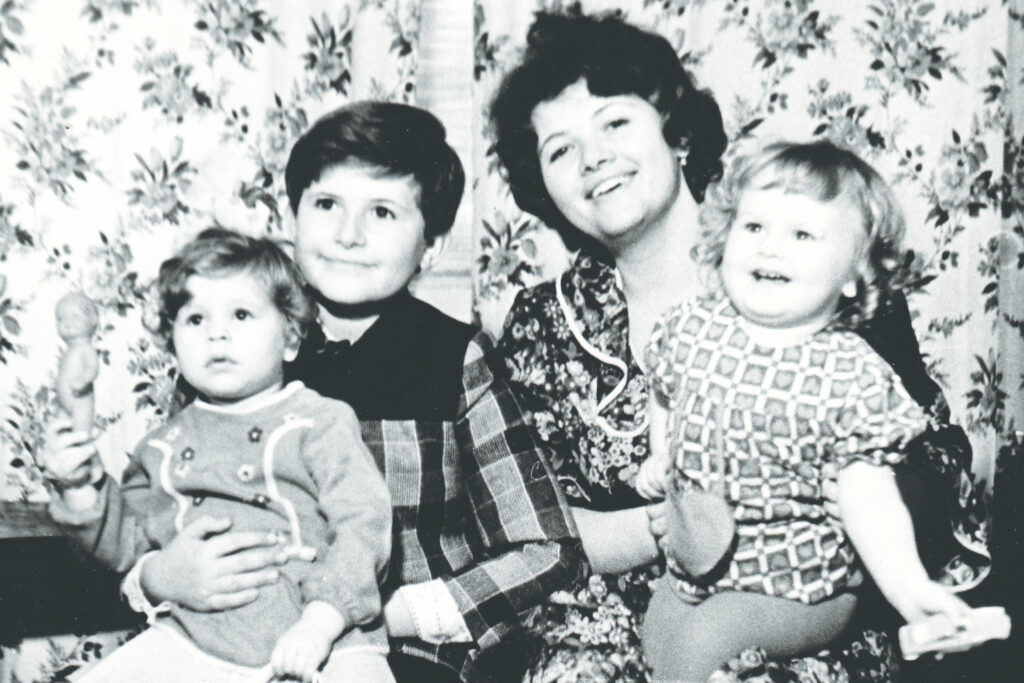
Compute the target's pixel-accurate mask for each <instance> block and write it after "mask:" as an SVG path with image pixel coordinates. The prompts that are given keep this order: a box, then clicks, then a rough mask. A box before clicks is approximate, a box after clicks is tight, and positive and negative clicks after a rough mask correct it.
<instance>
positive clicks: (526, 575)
mask: <svg viewBox="0 0 1024 683" xmlns="http://www.w3.org/2000/svg"><path fill="white" fill-rule="evenodd" d="M491 351H492V345H491V342H490V340H489V339H488V337H487V336H486V335H484V334H483V333H476V334H475V335H474V333H473V331H472V329H471V328H470V327H469V326H466V325H463V324H462V323H458V322H456V321H454V320H452V319H450V318H447V317H446V316H443V315H442V314H440V313H439V312H437V311H436V310H434V309H433V308H430V307H429V306H428V305H427V304H424V303H422V302H420V301H418V300H416V299H413V298H412V297H402V298H399V300H398V301H396V302H395V303H394V304H393V305H392V307H391V308H389V309H388V310H386V311H385V312H383V313H382V314H381V317H380V319H378V321H377V322H376V323H375V324H374V325H373V327H371V328H370V330H368V331H367V332H366V333H365V334H364V335H363V337H361V338H360V339H359V340H358V341H357V342H356V343H355V344H354V345H352V344H348V343H346V342H341V343H333V342H325V341H324V338H323V333H322V331H321V330H320V329H317V328H314V329H313V330H312V331H311V333H310V335H309V337H308V338H307V340H306V343H305V344H304V345H303V349H302V352H301V353H300V356H299V358H298V359H297V361H296V364H295V365H294V366H293V368H292V370H293V371H294V376H295V377H296V378H298V379H301V380H303V381H304V382H306V384H307V385H308V386H310V387H311V388H314V389H316V390H317V391H319V392H320V393H321V394H324V395H326V396H330V397H332V398H339V399H341V400H344V401H346V402H348V403H349V404H350V405H352V407H353V408H354V409H355V411H356V414H357V415H358V416H359V418H360V423H361V425H362V436H363V440H364V441H365V442H366V445H367V447H368V448H369V449H370V451H371V452H372V453H373V455H374V457H375V458H376V459H377V463H378V465H379V466H380V467H381V470H382V471H383V472H384V474H385V479H386V480H387V483H388V490H389V492H390V494H391V498H392V508H393V512H394V516H393V520H394V527H393V528H394V543H395V545H394V547H393V551H392V560H391V568H390V572H389V576H388V580H387V583H386V585H385V590H384V593H385V599H386V595H387V593H388V592H389V591H390V590H392V589H394V588H397V587H398V586H399V585H402V584H410V583H420V582H424V581H429V580H431V579H435V578H440V579H442V580H443V581H444V583H445V585H446V586H447V588H448V590H449V591H450V593H451V595H452V597H453V598H454V599H455V602H456V603H457V604H458V606H459V610H460V612H461V613H462V616H463V619H464V620H465V622H466V627H467V628H468V630H469V632H470V634H471V635H472V637H473V640H474V641H475V645H474V644H469V645H467V644H448V645H441V646H433V645H430V644H429V643H425V642H423V641H421V640H418V639H407V640H399V641H392V644H393V646H395V645H397V649H398V650H399V651H401V652H403V653H406V654H409V655H413V656H417V657H423V658H425V659H428V660H430V661H435V662H440V663H444V664H446V665H449V666H451V667H453V668H454V669H455V670H457V671H459V672H460V674H461V677H462V678H463V679H464V680H467V681H469V680H481V679H486V680H491V679H493V678H505V677H506V675H507V674H508V673H510V671H507V670H506V671H502V672H496V671H494V670H493V666H494V665H490V666H488V665H485V664H484V663H483V661H485V660H487V656H486V655H485V656H484V657H483V660H481V657H480V656H481V655H482V654H485V653H487V651H488V650H493V655H494V661H497V660H499V659H502V655H500V654H499V652H501V651H503V650H505V648H495V646H496V645H499V644H503V645H505V646H506V647H513V648H514V647H516V646H517V644H518V643H520V642H521V640H520V638H519V637H518V636H519V635H521V634H517V633H516V632H517V631H518V630H520V629H521V628H522V618H523V616H524V615H525V613H526V612H528V611H529V610H530V609H531V608H533V607H536V606H537V605H539V604H541V603H542V602H544V601H545V600H546V599H547V597H548V596H549V595H550V594H551V593H552V592H554V591H556V590H560V589H571V588H572V587H573V586H574V585H577V584H578V583H579V582H581V581H582V577H583V575H584V573H585V571H586V561H585V556H584V553H583V549H582V546H581V544H580V541H579V534H578V532H577V530H576V527H575V525H574V523H573V521H572V517H571V516H570V513H569V511H568V506H567V504H566V502H565V499H564V497H563V496H562V493H561V489H560V488H559V487H558V485H557V483H556V482H555V481H554V479H553V478H552V476H551V475H550V471H549V468H548V466H547V464H546V461H545V453H544V451H543V447H542V446H541V445H540V444H539V440H538V438H537V437H536V435H535V433H534V431H533V428H532V427H530V426H529V425H528V422H527V419H526V417H525V415H524V414H523V411H522V410H521V408H520V407H519V404H518V403H517V402H516V399H515V398H513V395H512V393H511V390H510V389H509V387H508V385H507V384H506V383H505V381H504V380H502V379H500V378H498V377H496V376H495V375H494V374H493V373H492V371H491V367H490V365H489V362H492V361H493V360H494V359H493V357H491V356H490V355H489V354H491ZM376 418H383V419H376ZM509 655H511V658H512V660H513V661H514V660H517V659H522V660H523V661H521V662H516V663H517V664H520V665H522V664H525V657H524V653H522V652H519V653H518V655H519V656H518V657H517V656H516V653H515V652H508V653H506V654H505V655H504V656H506V657H507V656H509ZM478 660H480V661H478ZM508 664H511V662H508V661H505V662H504V665H508ZM512 668H514V665H513V667H512Z"/></svg>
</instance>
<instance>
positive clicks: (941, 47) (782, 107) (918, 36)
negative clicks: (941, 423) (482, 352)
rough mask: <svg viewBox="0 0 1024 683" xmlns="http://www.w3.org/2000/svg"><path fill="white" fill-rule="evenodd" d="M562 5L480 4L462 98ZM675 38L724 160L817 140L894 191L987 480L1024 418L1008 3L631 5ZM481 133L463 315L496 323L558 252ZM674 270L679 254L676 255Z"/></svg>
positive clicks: (561, 259) (930, 341)
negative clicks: (537, 18) (470, 291)
mask: <svg viewBox="0 0 1024 683" xmlns="http://www.w3.org/2000/svg"><path fill="white" fill-rule="evenodd" d="M567 4H568V3H562V2H557V1H548V2H534V3H529V2H522V3H506V2H502V1H501V0H477V2H476V30H477V33H476V43H475V48H476V50H475V59H476V76H477V79H476V87H475V90H474V97H475V100H476V102H477V105H478V114H479V116H481V127H482V128H483V127H484V126H485V124H486V118H485V116H486V108H487V105H488V102H489V99H490V97H491V94H492V92H493V88H494V86H495V84H496V83H497V82H498V80H499V79H500V77H501V75H502V74H503V73H504V72H505V71H506V70H507V69H508V68H509V66H510V65H511V64H513V63H514V62H515V60H516V58H517V56H518V54H519V51H520V50H521V49H522V45H523V43H524V38H525V33H526V29H527V27H528V26H529V24H530V22H531V20H532V13H533V12H534V11H536V10H538V9H544V8H547V9H560V8H563V7H564V6H566V5H567ZM582 5H583V9H584V10H588V11H604V10H610V9H621V10H623V11H624V13H625V15H626V17H627V18H628V19H630V20H631V21H633V22H635V23H637V24H639V25H642V26H645V27H647V28H650V29H653V30H657V31H659V32H660V33H662V34H663V35H665V36H666V37H667V38H668V39H669V40H670V41H671V42H672V43H673V45H675V46H676V48H677V50H678V52H679V54H680V56H681V58H682V59H683V60H684V61H685V63H686V64H687V67H688V69H689V70H690V72H691V73H692V74H693V75H694V76H695V77H696V79H697V81H698V83H699V84H700V85H701V86H702V87H705V88H708V89H710V90H711V91H712V92H713V93H714V94H715V97H716V99H717V100H718V103H719V105H720V107H721V109H722V114H723V117H724V119H725V123H726V130H727V133H728V135H729V139H730V145H729V152H728V153H727V160H728V159H731V158H733V157H735V155H736V154H738V153H742V152H743V151H744V150H749V149H752V148H753V147H755V146H757V145H761V144H764V143H765V141H769V140H775V139H780V138H781V139H796V140H806V139H810V138H814V137H827V138H830V139H832V140H833V141H835V142H836V143H838V144H840V145H842V146H845V147H848V148H850V149H853V150H854V151H856V152H857V153H858V154H860V155H861V156H863V157H864V158H865V159H866V160H868V161H869V162H870V163H871V164H873V165H874V166H875V167H876V168H878V169H879V171H880V172H881V173H882V175H883V177H885V178H886V179H887V180H889V182H890V183H891V184H892V186H893V188H894V190H895V191H896V193H897V196H898V197H899V199H900V200H901V202H902V204H903V207H904V209H905V211H906V213H907V218H908V235H907V244H908V246H909V247H910V248H911V249H912V250H913V252H914V261H913V266H914V268H915V271H916V272H917V273H919V278H917V279H918V282H920V286H919V287H917V288H916V289H915V290H914V291H913V293H912V294H911V295H910V305H911V309H912V312H913V315H914V325H915V329H916V332H917V336H918V338H919V339H920V342H921V347H922V350H923V352H924V354H925V355H926V361H927V363H928V367H929V370H930V372H931V374H932V376H933V377H934V378H935V379H936V380H938V381H939V383H940V384H941V386H942V388H943V391H944V392H945V395H946V398H947V400H948V401H949V403H950V405H951V408H952V412H953V416H954V419H955V421H956V422H958V423H959V424H961V425H963V426H964V427H965V428H966V429H967V431H968V434H969V436H970V438H971V441H972V444H973V447H974V454H975V455H974V468H975V471H976V472H977V474H978V475H979V477H980V478H981V479H982V480H984V481H989V482H990V481H991V478H992V474H993V470H994V467H995V464H996V452H997V448H998V445H999V444H1000V443H1003V442H1005V441H1006V439H1007V438H1008V437H1009V435H1010V434H1011V433H1012V432H1013V431H1014V430H1015V429H1020V428H1021V424H1022V419H1024V412H1022V410H1024V405H1022V397H1021V393H1022V392H1021V389H1022V388H1024V383H1022V382H1024V373H1022V371H1024V365H1022V361H1024V297H1022V294H1024V292H1022V290H1021V287H1022V286H1024V280H1022V268H1024V240H1022V238H1024V222H1022V221H1024V213H1022V212H1024V189H1022V188H1024V186H1022V180H1024V150H1022V147H1021V146H1022V140H1021V135H1022V131H1024V126H1022V121H1024V119H1022V117H1024V99H1022V94H1021V87H1022V86H1021V77H1022V66H1024V62H1022V58H1024V53H1022V51H1021V49H1022V46H1024V44H1022V43H1021V35H1022V27H1024V18H1022V14H1021V3H1020V2H1019V1H1016V0H1015V1H1014V2H1001V1H1000V0H980V1H978V2H958V1H954V0H939V1H930V0H869V1H867V2H862V3H850V2H845V1H843V0H817V1H815V0H746V1H737V0H728V1H723V2H711V1H707V0H657V1H656V0H626V1H625V2H617V3H611V2H603V1H598V0H592V1H590V2H584V3H582ZM488 135H489V134H488V133H485V137H484V139H483V140H481V142H480V144H479V145H478V146H477V148H476V150H475V153H476V156H475V157H474V168H475V170H476V172H477V174H478V181H477V185H476V188H477V189H476V195H475V211H476V215H475V221H474V223H475V228H476V234H477V235H478V244H477V249H478V251H477V272H476V277H475V292H476V297H475V305H476V309H475V311H476V316H477V319H478V320H479V321H480V323H481V324H482V325H483V326H484V327H485V329H487V330H488V331H489V332H491V333H492V334H494V335H496V334H499V333H500V329H501V324H502V320H503V318H504V315H505V313H506V311H507V310H508V307H509V306H510V304H511V301H512V298H513V297H514V295H515V293H516V292H517V291H518V290H519V289H520V288H522V287H524V286H529V285H532V284H535V283H537V282H539V281H543V280H545V279H550V278H551V277H554V276H555V275H556V274H557V273H558V272H560V271H561V269H562V268H564V267H565V265H566V263H567V255H566V254H565V252H564V250H559V249H558V248H557V244H558V238H557V236H556V235H555V234H554V233H553V232H552V231H551V230H549V229H547V228H546V227H545V226H543V225H542V224H540V223H539V222H538V221H537V220H536V219H535V218H533V217H531V216H529V215H527V214H524V213H523V212H521V211H519V210H518V208H517V207H516V206H515V203H514V202H513V200H512V199H511V196H510V194H509V192H508V189H507V186H506V185H505V184H504V182H503V181H502V178H501V174H500V172H499V169H498V167H497V164H496V160H495V156H494V154H493V152H492V150H491V149H490V147H489V140H490V138H489V137H488ZM681 265H684V264H681Z"/></svg>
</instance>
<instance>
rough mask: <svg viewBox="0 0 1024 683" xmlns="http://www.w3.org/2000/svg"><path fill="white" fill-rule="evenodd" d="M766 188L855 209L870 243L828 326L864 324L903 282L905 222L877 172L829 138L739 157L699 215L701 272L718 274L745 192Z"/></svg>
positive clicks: (779, 145)
mask: <svg viewBox="0 0 1024 683" xmlns="http://www.w3.org/2000/svg"><path fill="white" fill-rule="evenodd" d="M771 189H782V190H783V191H784V192H786V193H792V194H800V195H804V196H807V197H810V198H812V199H815V200H817V201H820V202H831V201H833V200H835V199H838V198H840V197H842V198H845V199H846V200H847V201H849V202H850V203H851V204H852V205H853V206H855V207H858V208H859V209H860V212H861V217H862V223H863V226H864V230H865V231H866V233H867V237H868V242H867V248H866V249H865V250H864V252H863V255H862V257H861V258H862V262H861V263H860V264H859V268H858V272H859V273H860V275H859V277H858V278H857V294H856V296H853V297H847V296H845V295H844V296H841V297H840V300H839V304H838V306H837V307H836V312H835V315H834V316H833V317H832V320H831V321H830V323H829V325H828V327H829V328H831V329H852V328H855V327H857V326H858V325H859V324H861V323H862V322H864V321H865V320H869V319H870V318H871V317H872V316H873V315H874V313H875V309H876V308H877V307H878V301H879V295H880V293H882V292H889V291H892V290H894V289H897V288H898V287H899V285H900V283H901V282H902V280H903V275H904V273H903V269H904V262H905V261H904V252H903V235H904V232H905V231H906V220H905V218H904V216H903V211H902V209H901V208H900V206H899V203H898V202H897V201H896V197H895V196H894V195H893V193H892V190H891V189H890V188H889V186H888V184H887V183H886V182H885V181H884V180H883V179H882V177H881V176H880V175H879V174H878V171H876V170H875V169H874V168H873V167H872V166H871V165H870V164H868V163H867V162H865V161H864V160H863V159H861V158H860V157H858V156H857V155H856V154H854V153H853V152H851V151H849V150H846V149H842V148H840V147H837V146H836V145H834V144H833V143H831V142H829V141H827V140H820V141H814V142H805V143H798V142H776V143H772V144H769V145H767V146H765V147H763V148H761V149H760V150H759V151H757V152H754V153H753V154H750V155H748V156H745V157H741V158H740V159H737V160H736V162H734V163H733V164H732V165H731V168H730V169H729V170H728V171H727V172H726V174H725V177H724V178H723V179H722V180H721V181H720V182H719V183H716V184H715V185H712V186H711V187H710V188H709V190H708V194H707V198H706V199H705V201H704V203H703V205H702V206H701V211H700V223H701V241H700V243H699V245H698V246H697V247H695V248H694V254H693V256H694V258H695V259H696V260H697V262H698V263H699V264H700V265H701V267H702V268H704V269H705V274H711V275H713V276H715V277H717V275H718V269H719V266H721V264H722V255H723V253H724V251H725V242H726V239H727V238H728V236H729V230H730V229H731V228H732V224H733V221H734V220H735V218H736V213H737V209H738V207H739V202H740V198H741V197H742V195H743V193H744V192H746V191H747V190H771Z"/></svg>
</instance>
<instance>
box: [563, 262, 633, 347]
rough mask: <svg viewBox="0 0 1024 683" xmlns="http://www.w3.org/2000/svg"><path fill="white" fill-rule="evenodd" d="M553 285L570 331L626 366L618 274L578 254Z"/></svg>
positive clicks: (625, 326)
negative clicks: (568, 320) (573, 326)
mask: <svg viewBox="0 0 1024 683" xmlns="http://www.w3.org/2000/svg"><path fill="white" fill-rule="evenodd" d="M557 285H558V296H559V299H560V301H559V303H560V305H561V306H562V307H563V309H568V310H566V313H567V314H571V318H572V322H573V323H574V324H575V328H576V329H575V330H574V331H575V332H576V333H577V334H578V335H579V336H581V337H582V338H583V339H584V340H586V342H587V343H588V344H590V345H592V346H594V347H595V348H597V349H598V350H600V351H601V352H602V353H603V354H607V355H608V356H611V357H614V358H617V359H619V360H620V361H622V362H624V363H626V362H627V360H628V358H629V357H630V355H629V311H628V310H627V308H626V295H625V292H623V289H622V281H621V277H620V276H619V273H618V271H617V270H615V269H614V268H613V267H612V266H611V265H610V264H608V263H606V262H604V261H602V260H600V259H598V258H596V257H595V256H593V255H592V254H590V253H589V252H587V251H586V250H581V251H580V252H579V253H578V254H577V255H576V258H575V260H574V261H573V263H572V265H571V266H570V267H569V269H568V270H566V271H565V272H564V273H562V275H561V277H560V278H559V279H558V283H557Z"/></svg>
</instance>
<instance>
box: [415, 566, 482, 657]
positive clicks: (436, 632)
mask: <svg viewBox="0 0 1024 683" xmlns="http://www.w3.org/2000/svg"><path fill="white" fill-rule="evenodd" d="M399 590H401V591H402V595H403V597H404V598H405V602H406V604H407V605H408V606H409V611H410V612H412V620H413V623H415V624H416V633H417V634H418V635H419V637H420V640H423V641H425V642H428V643H430V644H431V645H440V644H442V643H471V642H473V636H472V635H470V633H469V629H468V628H466V620H465V619H463V618H462V613H461V612H460V611H459V606H458V604H456V602H455V598H453V597H452V594H451V593H449V592H448V588H447V587H446V586H445V585H444V581H442V580H441V579H434V580H432V581H426V582H424V583H413V584H409V585H406V586H402V587H401V588H400V589H399Z"/></svg>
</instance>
